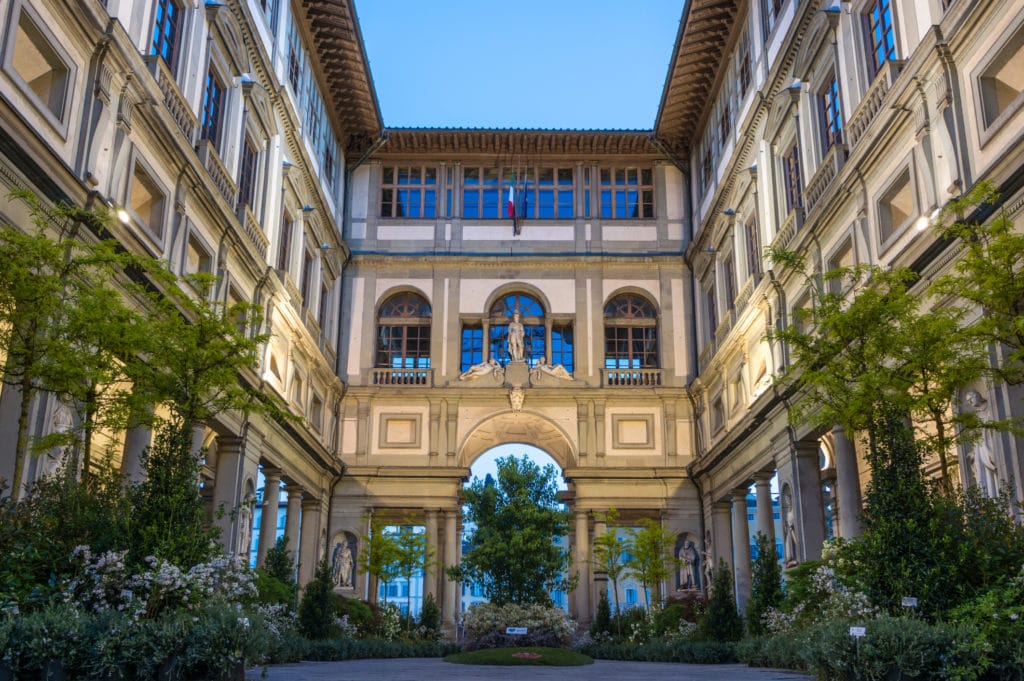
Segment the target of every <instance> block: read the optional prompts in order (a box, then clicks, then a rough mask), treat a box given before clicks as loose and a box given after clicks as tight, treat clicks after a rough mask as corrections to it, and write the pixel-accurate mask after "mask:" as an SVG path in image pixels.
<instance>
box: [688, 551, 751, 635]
mask: <svg viewBox="0 0 1024 681" xmlns="http://www.w3.org/2000/svg"><path fill="white" fill-rule="evenodd" d="M697 635H698V637H700V638H701V639H703V640H706V641H738V640H740V639H741V638H743V620H742V619H740V615H739V613H738V612H737V611H736V602H735V601H734V600H733V588H732V571H731V570H729V566H728V565H726V563H725V561H724V560H722V559H719V560H718V567H717V568H716V569H715V571H714V577H713V579H712V584H711V599H710V600H709V601H708V609H707V611H706V612H705V613H704V616H703V617H701V618H700V619H699V620H698V621H697Z"/></svg>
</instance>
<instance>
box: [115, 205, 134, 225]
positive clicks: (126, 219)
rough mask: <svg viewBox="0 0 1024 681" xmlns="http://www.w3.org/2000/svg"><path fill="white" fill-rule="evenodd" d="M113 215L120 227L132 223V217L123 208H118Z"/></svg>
mask: <svg viewBox="0 0 1024 681" xmlns="http://www.w3.org/2000/svg"><path fill="white" fill-rule="evenodd" d="M114 214H115V215H117V220H118V222H120V223H121V224H122V225H127V224H128V223H130V222H131V221H132V216H131V215H129V214H128V211H126V210H125V209H124V208H118V209H117V211H116V212H115V213H114Z"/></svg>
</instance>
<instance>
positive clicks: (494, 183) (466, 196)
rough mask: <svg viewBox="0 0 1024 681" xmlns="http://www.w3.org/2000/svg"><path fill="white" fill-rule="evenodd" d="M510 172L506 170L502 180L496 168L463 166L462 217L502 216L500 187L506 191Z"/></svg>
mask: <svg viewBox="0 0 1024 681" xmlns="http://www.w3.org/2000/svg"><path fill="white" fill-rule="evenodd" d="M511 182H512V173H511V172H506V173H505V178H504V182H502V178H501V171H500V170H499V169H498V168H465V169H464V170H463V173H462V217H464V218H485V219H495V218H498V217H502V216H504V212H503V211H501V210H500V207H501V206H502V205H503V204H502V196H501V192H502V189H504V190H505V192H506V193H507V192H508V185H509V184H510V183H511Z"/></svg>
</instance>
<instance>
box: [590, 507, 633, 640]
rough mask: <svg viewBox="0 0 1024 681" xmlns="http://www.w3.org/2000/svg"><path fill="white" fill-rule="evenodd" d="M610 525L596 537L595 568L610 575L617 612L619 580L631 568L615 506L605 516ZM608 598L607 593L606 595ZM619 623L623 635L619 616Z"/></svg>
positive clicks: (619, 629) (620, 632)
mask: <svg viewBox="0 0 1024 681" xmlns="http://www.w3.org/2000/svg"><path fill="white" fill-rule="evenodd" d="M605 519H606V521H607V523H608V526H607V529H605V531H604V532H603V533H601V534H599V535H596V536H595V537H594V549H593V556H594V569H595V570H597V571H600V572H604V573H605V574H607V575H608V579H609V581H611V583H612V602H613V604H614V605H615V612H616V614H618V612H619V580H620V579H622V578H623V577H624V576H625V575H626V573H627V572H628V571H629V568H628V567H627V566H626V561H625V558H624V557H625V555H626V548H627V547H626V540H625V539H624V538H622V537H620V536H619V528H618V527H616V526H615V521H616V520H617V519H618V512H617V511H616V510H615V509H614V508H610V509H608V513H607V515H606V517H605ZM605 599H607V595H606V596H605ZM615 623H616V624H617V625H618V633H619V635H620V636H621V635H622V622H621V619H620V618H619V617H616V618H615Z"/></svg>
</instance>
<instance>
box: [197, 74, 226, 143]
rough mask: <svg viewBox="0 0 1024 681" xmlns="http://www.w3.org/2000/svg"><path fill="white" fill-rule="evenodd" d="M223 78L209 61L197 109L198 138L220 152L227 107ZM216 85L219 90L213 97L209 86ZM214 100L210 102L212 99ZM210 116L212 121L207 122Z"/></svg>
mask: <svg viewBox="0 0 1024 681" xmlns="http://www.w3.org/2000/svg"><path fill="white" fill-rule="evenodd" d="M224 82H225V80H224V78H223V77H222V76H221V75H220V73H219V71H218V70H217V67H216V66H215V65H214V63H213V60H211V61H210V65H209V68H207V71H206V78H205V79H204V81H203V90H202V92H203V95H202V102H201V107H200V109H199V139H200V140H205V141H208V142H209V143H210V144H211V145H212V146H213V148H214V149H216V150H217V151H218V153H220V145H221V141H222V139H223V134H224V122H225V120H224V119H225V116H226V113H225V108H226V107H227V99H228V98H227V87H226V86H225V85H224ZM213 86H216V87H217V89H218V90H219V91H218V92H217V93H216V96H215V97H211V88H212V87H213ZM214 99H215V102H211V100H214ZM207 117H210V119H211V120H212V122H208V119H207Z"/></svg>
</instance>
